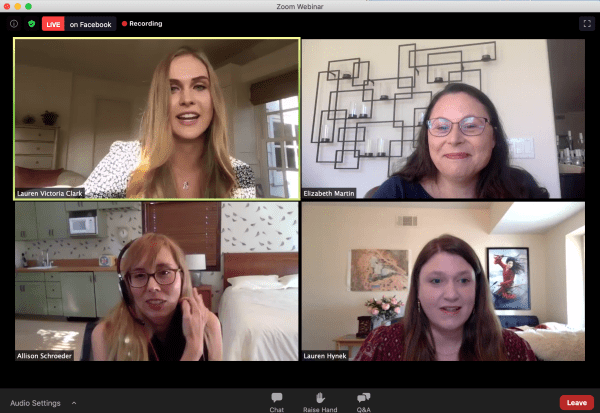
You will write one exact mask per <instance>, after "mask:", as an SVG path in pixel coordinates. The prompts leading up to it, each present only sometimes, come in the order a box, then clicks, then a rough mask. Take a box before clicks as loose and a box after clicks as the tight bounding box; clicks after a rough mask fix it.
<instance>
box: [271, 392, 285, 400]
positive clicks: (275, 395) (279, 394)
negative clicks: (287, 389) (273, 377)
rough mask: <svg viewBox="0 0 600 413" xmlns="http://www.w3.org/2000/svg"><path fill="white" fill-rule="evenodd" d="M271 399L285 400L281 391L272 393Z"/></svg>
mask: <svg viewBox="0 0 600 413" xmlns="http://www.w3.org/2000/svg"><path fill="white" fill-rule="evenodd" d="M271 400H273V402H276V401H278V400H279V401H281V400H283V394H281V393H271Z"/></svg>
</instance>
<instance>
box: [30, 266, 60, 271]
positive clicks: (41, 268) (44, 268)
mask: <svg viewBox="0 0 600 413" xmlns="http://www.w3.org/2000/svg"><path fill="white" fill-rule="evenodd" d="M50 268H58V267H57V266H56V265H52V266H49V267H27V269H28V270H49V269H50Z"/></svg>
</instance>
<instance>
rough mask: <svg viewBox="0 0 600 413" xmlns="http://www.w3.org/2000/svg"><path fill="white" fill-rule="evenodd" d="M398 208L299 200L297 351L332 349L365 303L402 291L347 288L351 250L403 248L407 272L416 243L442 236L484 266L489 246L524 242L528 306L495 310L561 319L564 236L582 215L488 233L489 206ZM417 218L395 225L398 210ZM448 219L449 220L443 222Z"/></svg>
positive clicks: (352, 325)
mask: <svg viewBox="0 0 600 413" xmlns="http://www.w3.org/2000/svg"><path fill="white" fill-rule="evenodd" d="M446 205H447V204H444V203H433V204H432V205H431V206H432V207H433V208H431V209H430V208H405V207H403V204H402V203H368V204H365V203H361V204H349V203H329V202H326V203H323V202H321V203H304V204H303V205H302V348H303V349H305V350H326V349H334V348H335V347H334V343H333V341H332V340H333V339H335V338H337V337H340V336H342V335H345V334H353V333H356V332H357V331H358V321H357V317H359V316H365V315H369V314H368V313H367V307H365V305H364V303H365V301H367V300H368V299H370V298H379V297H381V296H382V295H386V296H387V295H394V294H395V295H396V297H397V298H399V299H401V300H402V301H403V302H406V298H407V296H408V290H407V291H403V292H396V291H394V292H350V291H347V286H346V277H347V273H348V253H349V251H350V250H351V249H359V248H381V249H408V250H409V251H410V255H409V273H410V272H411V271H412V268H413V265H414V261H415V260H416V258H417V255H418V253H419V252H420V251H421V249H422V248H423V246H424V245H425V244H426V243H427V242H429V241H430V240H431V239H433V238H435V237H437V236H439V235H442V234H444V233H449V234H452V235H455V236H457V237H459V238H462V239H464V240H465V241H466V242H468V243H469V244H470V245H471V246H472V247H473V249H474V250H475V252H476V253H477V255H478V257H479V259H480V261H481V263H482V265H483V266H484V268H485V267H486V265H487V264H486V248H488V247H528V248H529V257H530V261H529V264H530V274H531V280H530V292H531V310H520V311H515V310H511V311H508V310H503V311H500V310H498V311H497V313H498V314H499V315H510V314H518V315H536V316H538V317H539V319H540V322H545V321H557V322H562V323H566V321H567V320H566V282H565V268H566V259H565V256H564V250H565V239H564V234H565V233H568V232H570V231H571V230H572V228H575V227H577V226H578V225H579V224H580V223H581V222H583V213H582V214H579V215H578V216H576V217H574V218H572V219H571V220H569V221H568V222H567V223H565V224H561V225H559V226H558V227H557V229H554V230H551V231H549V232H547V233H546V234H542V235H539V234H508V235H490V233H489V232H490V228H491V226H490V222H491V220H492V219H493V218H492V215H493V211H494V207H492V208H490V209H448V208H447V207H446ZM401 214H402V215H416V216H417V217H418V222H419V226H418V227H416V228H411V227H396V226H395V225H394V219H395V217H396V216H397V215H401ZM449 217H452V218H451V219H449Z"/></svg>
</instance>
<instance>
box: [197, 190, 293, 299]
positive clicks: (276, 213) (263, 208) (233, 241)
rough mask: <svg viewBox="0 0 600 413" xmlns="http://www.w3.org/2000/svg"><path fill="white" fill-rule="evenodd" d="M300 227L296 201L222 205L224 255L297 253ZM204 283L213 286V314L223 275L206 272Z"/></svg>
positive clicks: (220, 290) (203, 277)
mask: <svg viewBox="0 0 600 413" xmlns="http://www.w3.org/2000/svg"><path fill="white" fill-rule="evenodd" d="M299 227H300V225H299V222H298V203H297V202H223V203H222V204H221V254H223V253H226V252H269V251H270V252H288V251H298V245H299V243H298V231H299ZM222 262H223V261H222V259H221V263H222ZM202 283H204V284H210V285H212V287H213V311H217V310H218V308H219V307H218V305H219V300H220V299H221V294H222V293H223V273H222V272H203V273H202Z"/></svg>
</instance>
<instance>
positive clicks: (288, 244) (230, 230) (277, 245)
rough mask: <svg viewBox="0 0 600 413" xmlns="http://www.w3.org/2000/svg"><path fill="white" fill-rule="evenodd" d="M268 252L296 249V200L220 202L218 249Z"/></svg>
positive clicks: (222, 250)
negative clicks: (219, 247)
mask: <svg viewBox="0 0 600 413" xmlns="http://www.w3.org/2000/svg"><path fill="white" fill-rule="evenodd" d="M269 251H273V252H275V251H278V252H283V251H298V203H297V202H242V203H229V202H223V203H222V212H221V252H269Z"/></svg>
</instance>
